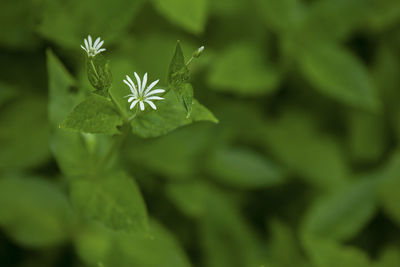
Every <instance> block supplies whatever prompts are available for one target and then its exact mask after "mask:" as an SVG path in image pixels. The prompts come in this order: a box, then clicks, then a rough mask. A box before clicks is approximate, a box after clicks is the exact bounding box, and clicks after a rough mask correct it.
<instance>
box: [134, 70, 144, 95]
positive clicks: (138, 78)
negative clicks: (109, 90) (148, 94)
mask: <svg viewBox="0 0 400 267" xmlns="http://www.w3.org/2000/svg"><path fill="white" fill-rule="evenodd" d="M133 74H135V77H136V81H137V85H138V87H139V88H138V91H139V95H141V91H142V89H141V86H142V83H141V81H140V77H139V75H138V74H137V73H136V72H134V73H133Z"/></svg>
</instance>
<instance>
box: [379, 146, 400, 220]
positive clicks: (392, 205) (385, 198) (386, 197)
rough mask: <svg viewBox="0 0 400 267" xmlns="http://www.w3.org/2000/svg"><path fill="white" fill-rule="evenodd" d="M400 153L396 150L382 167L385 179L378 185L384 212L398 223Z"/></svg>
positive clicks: (399, 215) (399, 214)
mask: <svg viewBox="0 0 400 267" xmlns="http://www.w3.org/2000/svg"><path fill="white" fill-rule="evenodd" d="M399 172H400V153H399V152H396V153H395V154H394V155H393V156H392V158H391V159H390V161H389V163H388V165H387V166H386V167H385V169H384V177H385V180H384V182H383V183H382V184H381V186H380V192H379V193H380V194H379V196H380V200H381V203H382V206H383V210H384V211H385V213H386V214H387V215H388V216H389V218H391V219H392V220H393V221H394V222H395V223H397V225H400V205H399V203H400V202H399V201H400V194H399V186H400V176H399Z"/></svg>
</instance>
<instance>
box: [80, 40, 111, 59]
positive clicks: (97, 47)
mask: <svg viewBox="0 0 400 267" xmlns="http://www.w3.org/2000/svg"><path fill="white" fill-rule="evenodd" d="M83 41H84V42H85V46H83V45H81V47H82V49H83V50H85V51H86V53H87V54H88V56H89V57H94V56H95V55H97V54H99V53H101V52H103V51H106V49H105V48H101V46H102V45H103V44H104V41H101V39H100V37H97V39H96V41H94V43H92V37H91V36H90V35H89V36H88V38H87V39H84V40H83Z"/></svg>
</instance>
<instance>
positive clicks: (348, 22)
mask: <svg viewBox="0 0 400 267" xmlns="http://www.w3.org/2000/svg"><path fill="white" fill-rule="evenodd" d="M378 1H379V0H378ZM370 11H371V9H370V2H369V3H368V4H366V2H365V0H335V1H331V0H321V1H316V2H314V3H313V4H311V6H310V8H309V10H308V13H307V16H306V18H305V20H304V21H303V25H302V29H301V31H299V33H300V35H302V36H303V38H309V39H313V40H314V39H315V40H321V39H325V40H333V41H340V40H345V39H346V38H348V37H349V36H350V34H351V33H352V32H354V31H356V30H357V29H359V28H362V27H365V22H366V19H367V16H368V14H369V12H370ZM338 14H340V19H338Z"/></svg>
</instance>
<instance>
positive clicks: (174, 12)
mask: <svg viewBox="0 0 400 267" xmlns="http://www.w3.org/2000/svg"><path fill="white" fill-rule="evenodd" d="M152 2H153V5H154V7H155V8H156V9H157V10H158V12H160V13H161V14H162V15H164V16H165V17H166V18H167V19H168V20H169V21H170V22H172V23H174V24H176V25H178V26H180V27H182V28H183V29H185V30H187V31H189V32H190V33H194V34H200V33H202V32H203V30H204V26H205V23H206V20H207V11H208V8H207V5H208V0H152Z"/></svg>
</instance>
